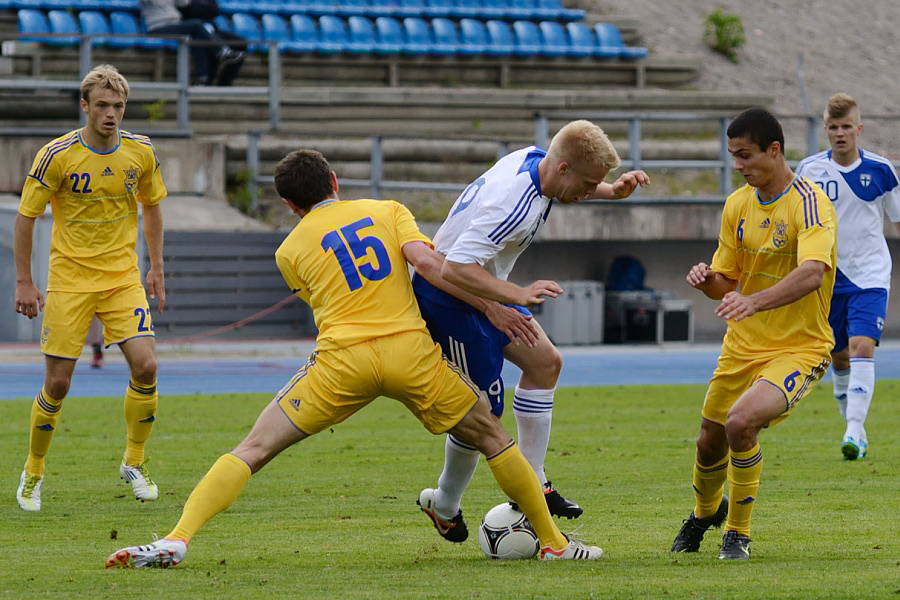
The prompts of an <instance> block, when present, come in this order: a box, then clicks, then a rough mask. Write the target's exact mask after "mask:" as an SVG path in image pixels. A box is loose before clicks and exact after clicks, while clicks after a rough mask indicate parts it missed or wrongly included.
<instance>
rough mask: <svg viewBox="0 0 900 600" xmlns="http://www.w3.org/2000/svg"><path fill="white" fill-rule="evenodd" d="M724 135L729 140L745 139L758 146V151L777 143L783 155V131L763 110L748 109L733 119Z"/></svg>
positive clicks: (757, 108)
mask: <svg viewBox="0 0 900 600" xmlns="http://www.w3.org/2000/svg"><path fill="white" fill-rule="evenodd" d="M726 133H727V135H728V137H729V138H740V137H746V138H748V139H749V140H750V141H751V142H753V143H754V144H756V145H757V146H759V149H760V150H767V149H768V148H769V146H771V145H772V142H778V144H779V147H780V148H781V153H782V154H784V131H783V130H782V129H781V123H779V122H778V119H776V118H775V115H773V114H772V113H770V112H769V111H767V110H766V109H764V108H760V107H753V108H748V109H747V110H745V111H744V112H742V113H741V114H739V115H738V116H736V117H735V118H734V120H733V121H732V122H731V123H730V124H729V125H728V130H727V132H726Z"/></svg>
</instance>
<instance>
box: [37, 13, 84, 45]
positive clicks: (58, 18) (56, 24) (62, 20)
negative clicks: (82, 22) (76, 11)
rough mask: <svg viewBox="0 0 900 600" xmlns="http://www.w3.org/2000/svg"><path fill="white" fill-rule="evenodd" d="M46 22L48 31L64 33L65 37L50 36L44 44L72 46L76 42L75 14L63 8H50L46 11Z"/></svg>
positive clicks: (77, 32) (76, 24)
mask: <svg viewBox="0 0 900 600" xmlns="http://www.w3.org/2000/svg"><path fill="white" fill-rule="evenodd" d="M47 23H49V24H50V33H56V34H66V35H65V37H54V38H50V39H49V40H47V41H46V42H44V43H45V44H47V45H49V46H74V45H76V44H78V41H79V40H78V34H79V33H81V32H80V31H78V23H77V22H76V21H75V15H73V14H72V13H70V12H67V11H64V10H51V11H49V12H47Z"/></svg>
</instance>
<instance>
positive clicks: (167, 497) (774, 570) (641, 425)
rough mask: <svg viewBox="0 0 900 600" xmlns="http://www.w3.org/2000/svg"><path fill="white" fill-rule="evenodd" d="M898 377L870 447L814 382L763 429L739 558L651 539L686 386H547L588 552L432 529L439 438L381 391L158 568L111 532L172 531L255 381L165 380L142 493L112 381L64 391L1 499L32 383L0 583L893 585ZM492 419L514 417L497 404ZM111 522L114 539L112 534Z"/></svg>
mask: <svg viewBox="0 0 900 600" xmlns="http://www.w3.org/2000/svg"><path fill="white" fill-rule="evenodd" d="M898 391H900V382H886V383H880V384H879V386H878V390H877V393H876V401H875V402H874V405H873V407H872V410H871V412H870V416H869V424H868V429H869V437H870V439H871V442H872V445H871V451H870V455H869V457H868V458H866V459H864V460H862V461H857V462H845V461H842V460H841V459H840V453H839V448H838V446H839V441H840V436H841V434H842V432H843V430H842V424H841V423H840V418H839V416H838V414H837V410H836V408H835V406H834V401H833V399H832V398H831V390H830V386H829V385H827V384H826V385H823V386H821V387H819V388H816V389H815V390H814V391H813V392H812V393H811V395H810V396H809V397H808V398H807V399H805V400H804V401H803V403H801V405H800V406H799V407H798V409H797V410H796V411H795V414H794V415H793V416H792V417H791V418H790V419H788V420H787V421H785V422H784V423H782V424H780V425H778V426H777V427H775V428H773V429H772V430H771V431H766V432H764V433H763V434H762V436H761V441H762V448H763V455H764V458H765V466H764V468H763V477H762V487H761V488H760V493H759V501H758V504H757V507H756V509H755V513H754V525H753V531H752V537H753V544H752V550H753V554H752V559H751V560H750V561H747V562H742V563H722V562H720V561H719V560H718V559H717V558H716V556H717V554H716V553H717V549H718V543H719V542H720V541H721V537H720V535H721V534H720V532H718V531H712V532H710V533H709V534H708V535H707V539H706V540H705V541H704V543H703V546H702V548H701V551H700V552H699V553H697V554H693V555H678V556H672V555H670V554H669V552H668V549H669V546H670V544H671V542H672V538H673V536H674V534H675V532H676V531H677V530H678V528H679V527H680V525H681V521H682V519H684V518H685V517H687V515H688V513H689V512H690V510H691V507H692V502H693V501H692V495H691V486H690V468H691V461H692V457H693V441H694V436H695V434H696V430H697V427H698V423H699V406H700V403H701V401H702V397H703V392H704V388H703V387H702V386H658V387H643V388H580V389H563V390H560V391H559V392H558V394H557V404H556V406H557V409H556V411H555V415H554V433H553V437H552V439H551V451H550V456H549V459H548V468H549V472H550V475H551V478H552V479H553V481H554V483H555V484H556V485H557V487H558V488H559V489H560V490H561V491H562V492H563V494H564V495H567V496H570V497H571V498H572V499H574V500H577V501H578V502H579V503H581V504H582V505H583V506H584V507H585V514H584V516H583V517H582V518H581V519H579V520H578V521H563V522H561V523H560V525H561V528H562V529H563V531H571V530H572V529H573V528H575V526H576V525H577V526H578V527H577V529H578V535H580V536H581V537H583V538H584V539H586V540H587V541H589V542H591V543H595V544H598V545H600V546H602V547H603V548H604V550H605V552H606V556H605V557H604V558H603V559H601V560H600V561H596V562H564V563H559V562H556V563H546V564H545V563H541V562H540V561H537V560H533V561H513V562H498V561H493V562H492V561H489V560H487V559H485V558H484V556H483V555H482V554H481V550H480V549H479V547H478V543H477V540H476V539H474V537H473V538H470V539H469V541H467V542H466V543H464V544H460V545H454V544H450V543H448V542H445V541H444V540H442V539H440V538H439V537H438V535H437V533H436V532H435V531H434V530H433V529H432V528H431V526H430V525H429V524H428V523H427V521H426V518H425V517H424V516H423V515H422V514H421V513H420V512H419V511H418V509H417V507H416V506H415V502H414V501H415V498H416V496H417V494H418V492H419V490H420V489H421V488H423V487H426V486H433V484H434V483H435V482H436V479H437V476H438V473H439V471H440V466H441V462H442V458H443V450H442V448H443V439H442V438H440V437H433V436H430V435H429V434H427V433H426V432H425V431H424V429H422V428H421V427H419V426H418V423H417V422H416V421H415V420H414V419H413V418H412V417H411V416H410V415H409V414H407V413H406V412H404V410H403V409H402V408H401V407H400V406H399V405H398V404H397V403H394V402H390V401H387V400H379V401H378V402H376V403H374V404H373V405H372V406H370V407H369V408H367V409H366V410H365V411H363V412H362V413H360V414H359V415H357V416H356V417H354V418H352V419H351V420H350V421H349V422H347V423H345V424H344V425H341V426H339V427H338V428H336V429H335V430H334V431H333V432H325V433H323V434H321V435H319V436H316V437H314V438H312V439H310V440H307V441H305V442H302V443H301V444H299V445H297V446H295V447H293V448H291V449H290V450H288V451H287V452H286V453H285V454H283V455H282V456H280V457H278V458H277V459H276V460H275V461H274V462H273V463H272V464H271V465H269V466H268V467H266V468H265V469H264V470H263V471H262V472H261V473H259V474H258V475H255V476H254V477H253V478H252V480H251V481H250V484H249V485H248V486H247V488H246V489H245V491H244V493H243V494H242V495H241V497H240V498H239V499H238V501H237V502H236V503H235V505H234V506H232V507H231V509H229V510H228V511H226V512H224V513H222V514H221V515H219V516H218V517H217V518H215V519H213V520H212V521H211V522H210V523H209V524H207V526H206V527H205V528H204V529H202V530H201V532H200V533H199V534H198V535H197V537H195V538H194V541H193V542H192V544H191V547H190V552H189V554H188V557H187V560H186V561H185V562H184V563H183V564H181V565H180V566H178V567H175V568H173V569H169V570H151V569H144V570H139V571H134V570H109V571H107V570H104V568H103V562H104V560H105V558H106V557H107V555H108V554H109V553H111V552H112V551H114V550H116V549H118V548H119V547H122V546H126V545H136V544H143V543H147V542H149V541H151V539H152V534H154V533H157V534H159V535H160V536H163V535H165V534H166V533H168V532H169V530H170V529H171V527H172V526H173V525H174V523H175V521H176V520H177V519H178V516H179V515H180V512H181V506H182V503H183V502H184V500H185V499H186V498H187V495H188V494H189V493H190V490H191V489H192V488H193V486H194V484H195V483H196V481H197V480H198V479H199V477H200V476H202V475H203V473H205V472H206V470H207V468H208V467H209V466H210V465H211V464H212V463H213V461H214V460H215V459H216V458H217V457H218V456H219V455H220V454H222V453H224V452H226V451H228V450H230V449H231V448H232V447H233V446H234V445H235V444H236V443H237V442H238V441H239V440H240V439H241V438H242V437H243V435H244V434H245V433H246V432H247V431H248V430H249V427H250V426H251V424H252V423H253V421H254V419H255V417H256V415H257V414H258V412H259V410H260V409H261V407H262V406H263V405H264V404H265V403H266V402H268V400H269V398H270V396H269V395H268V394H266V395H260V396H252V397H237V396H188V397H167V398H164V399H163V400H162V404H161V410H160V413H159V420H158V421H157V425H156V429H155V432H154V437H153V438H152V439H151V442H150V446H149V451H150V454H151V456H152V460H151V463H150V467H151V472H152V473H153V475H154V478H155V479H156V480H157V482H158V483H159V484H160V491H161V497H160V499H159V500H158V501H157V502H153V503H145V504H140V503H138V502H136V501H135V500H134V499H133V498H132V496H131V494H130V489H128V488H127V487H126V485H125V484H124V483H123V482H121V481H119V479H118V472H117V465H118V463H119V461H120V458H121V451H122V447H123V440H122V438H123V437H124V426H123V423H122V416H121V399H95V400H80V399H70V400H67V401H66V405H65V409H64V411H63V417H62V423H61V427H60V430H59V432H58V433H57V435H56V439H55V440H54V444H53V446H52V448H51V451H50V456H49V458H48V469H47V474H46V478H45V482H44V492H43V501H44V508H43V510H42V511H41V512H40V513H36V514H29V513H24V512H22V511H20V510H19V509H18V507H17V506H16V504H15V500H14V491H15V487H16V484H17V482H18V477H19V473H20V471H21V468H22V463H23V461H24V458H25V452H26V446H27V421H28V413H29V410H30V404H31V403H30V401H8V402H0V466H2V469H0V472H2V473H3V477H2V481H3V482H5V483H3V486H4V487H3V492H2V493H3V494H5V497H6V501H5V502H4V503H3V506H4V508H3V509H2V511H3V517H2V519H0V597H4V598H23V599H25V598H50V597H53V598H219V599H224V598H392V599H397V598H411V599H412V598H454V599H464V598H480V599H492V598H498V599H511V598H556V599H568V598H741V599H753V598H890V597H897V595H898V594H900V549H898V540H897V525H896V523H897V522H896V520H895V519H897V516H898V511H897V505H898V502H897V501H898V490H900V474H898V470H897V457H898V456H900V427H898V426H897V423H900V402H898V401H897V397H898ZM505 422H506V423H507V426H508V427H509V428H513V425H512V419H511V418H506V419H505ZM502 500H503V498H502V496H501V494H500V492H499V489H498V488H497V487H496V486H495V484H494V482H493V480H492V479H491V477H490V472H489V470H488V469H487V468H486V466H484V465H482V466H480V467H479V470H478V472H477V473H476V476H475V479H474V481H473V482H472V485H471V486H470V488H469V491H468V492H467V495H466V498H465V499H464V506H463V509H464V514H466V516H467V520H468V522H469V525H470V527H471V528H473V529H474V527H475V526H476V525H477V523H478V521H479V519H480V516H481V515H483V514H484V512H486V511H487V510H488V509H489V508H490V507H491V506H493V505H494V504H497V503H499V502H501V501H502ZM113 538H117V539H113Z"/></svg>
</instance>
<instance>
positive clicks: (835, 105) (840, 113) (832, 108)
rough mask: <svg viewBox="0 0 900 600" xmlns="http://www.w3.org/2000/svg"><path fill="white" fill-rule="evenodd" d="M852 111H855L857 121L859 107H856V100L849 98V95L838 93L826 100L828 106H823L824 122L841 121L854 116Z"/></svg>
mask: <svg viewBox="0 0 900 600" xmlns="http://www.w3.org/2000/svg"><path fill="white" fill-rule="evenodd" d="M854 110H855V111H856V112H855V115H856V120H857V121H859V106H857V104H856V100H854V99H853V98H852V97H850V95H849V94H845V93H844V92H840V93H837V94H835V95H834V96H832V97H831V98H829V99H828V104H827V105H825V113H824V118H825V120H826V121H827V120H828V119H843V118H844V117H849V116H852V115H854Z"/></svg>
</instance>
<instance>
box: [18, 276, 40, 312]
mask: <svg viewBox="0 0 900 600" xmlns="http://www.w3.org/2000/svg"><path fill="white" fill-rule="evenodd" d="M42 310H44V295H43V294H42V293H41V291H40V290H39V289H37V286H35V285H34V284H33V283H31V284H24V283H23V284H19V285H17V286H16V312H17V313H19V314H21V315H25V316H26V317H28V318H29V319H33V318H35V317H36V316H37V315H38V312H40V311H42Z"/></svg>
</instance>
